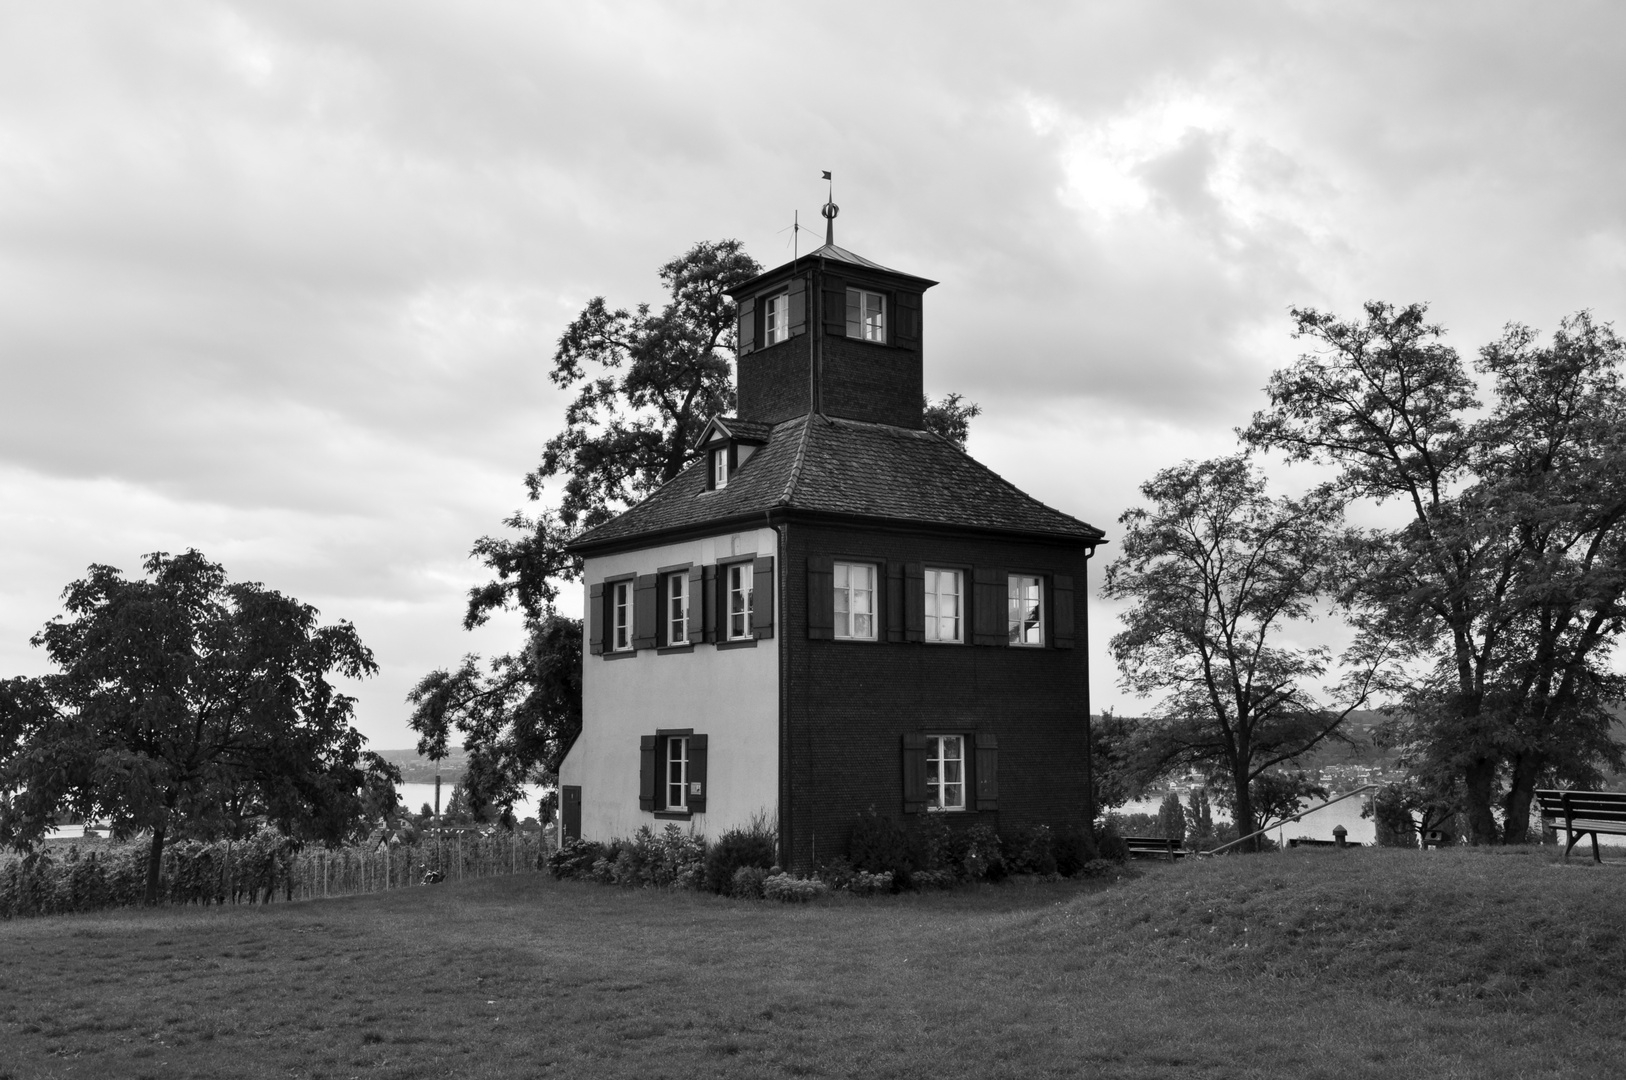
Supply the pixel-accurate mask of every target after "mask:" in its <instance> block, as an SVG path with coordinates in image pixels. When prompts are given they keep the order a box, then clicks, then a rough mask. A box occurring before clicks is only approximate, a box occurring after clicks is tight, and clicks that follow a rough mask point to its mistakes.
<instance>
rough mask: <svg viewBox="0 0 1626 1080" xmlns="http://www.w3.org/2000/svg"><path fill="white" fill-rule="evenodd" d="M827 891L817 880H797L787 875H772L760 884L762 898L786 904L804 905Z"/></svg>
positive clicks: (828, 888) (828, 887)
mask: <svg viewBox="0 0 1626 1080" xmlns="http://www.w3.org/2000/svg"><path fill="white" fill-rule="evenodd" d="M829 891H830V886H828V885H826V884H825V883H824V882H822V881H820V880H819V879H818V878H799V877H792V876H791V875H789V874H774V875H773V876H772V877H769V878H767V879H765V880H764V881H763V882H762V895H763V896H765V897H767V898H768V899H769V900H779V901H782V902H784V903H787V904H805V903H807V902H808V901H809V900H814V899H817V898H818V897H821V896H823V895H825V894H826V893H828V892H829Z"/></svg>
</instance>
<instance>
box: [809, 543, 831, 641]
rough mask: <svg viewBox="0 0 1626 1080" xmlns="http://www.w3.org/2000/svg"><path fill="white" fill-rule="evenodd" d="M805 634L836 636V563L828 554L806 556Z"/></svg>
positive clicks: (826, 637) (828, 637)
mask: <svg viewBox="0 0 1626 1080" xmlns="http://www.w3.org/2000/svg"><path fill="white" fill-rule="evenodd" d="M807 636H808V637H810V638H823V639H825V640H829V639H831V638H834V637H835V636H836V563H835V560H834V559H832V558H831V557H830V556H828V555H809V556H808V558H807Z"/></svg>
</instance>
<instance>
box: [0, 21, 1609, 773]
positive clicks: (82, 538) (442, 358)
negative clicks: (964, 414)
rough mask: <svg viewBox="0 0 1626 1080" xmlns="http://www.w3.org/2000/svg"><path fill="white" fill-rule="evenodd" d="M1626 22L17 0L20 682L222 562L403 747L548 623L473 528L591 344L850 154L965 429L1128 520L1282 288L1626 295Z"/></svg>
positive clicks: (1, 136) (768, 244)
mask: <svg viewBox="0 0 1626 1080" xmlns="http://www.w3.org/2000/svg"><path fill="white" fill-rule="evenodd" d="M1622 41H1626V13H1623V9H1622V8H1620V7H1619V6H1616V5H1608V4H1603V3H1595V4H1586V3H1571V4H1564V5H1547V4H1486V3H1472V4H1467V3H1463V4H1429V5H1419V4H1411V3H1404V4H1402V3H1390V4H1376V3H1363V4H1359V5H1348V4H1346V5H1336V6H1334V5H1328V4H1298V5H1295V4H1280V3H1270V4H1246V3H1227V4H1200V5H1199V4H1181V5H1175V4H1166V5H1164V4H1149V3H1134V4H1124V3H1120V4H1068V5H1064V4H1034V5H1028V6H1025V7H1015V6H1001V7H995V6H992V5H987V4H945V3H934V4H931V5H923V4H922V5H903V4H877V3H873V2H871V3H865V4H842V3H832V4H824V5H821V6H819V7H817V8H811V7H809V6H808V5H806V4H796V5H767V4H761V3H756V4H737V5H735V4H721V3H712V4H633V3H628V4H598V5H592V4H585V3H580V2H577V3H568V4H542V3H535V2H527V3H512V4H503V3H484V4H477V5H476V4H442V5H429V4H419V3H403V2H399V0H395V2H390V3H345V4H342V5H336V4H331V3H314V2H313V3H289V2H284V3H278V4H275V5H233V4H200V3H191V4H188V3H179V2H166V3H151V4H142V3H134V2H119V3H107V4H101V5H96V4H83V5H59V4H37V5H9V6H8V7H7V8H6V9H5V11H4V13H3V14H0V677H5V676H9V675H12V674H22V673H33V672H38V671H41V670H44V666H45V664H44V657H43V656H42V655H41V654H40V653H39V652H38V651H37V650H32V649H30V648H29V647H28V645H27V638H28V636H29V635H30V634H31V633H32V632H33V631H34V630H36V629H38V627H39V626H40V625H41V624H43V623H44V622H45V621H46V620H47V619H49V618H50V617H51V616H52V615H54V614H56V613H57V612H58V611H60V603H59V597H58V594H59V593H60V590H61V589H62V587H63V586H64V585H65V584H66V583H67V582H68V581H69V580H71V579H73V578H75V577H77V576H79V575H81V574H82V573H83V571H84V569H85V567H86V566H87V565H88V564H90V563H92V562H103V563H111V564H113V565H116V566H120V567H123V568H124V569H125V570H126V571H128V572H131V573H135V572H136V571H137V569H138V563H139V559H140V556H141V555H142V554H143V553H145V552H149V551H153V550H167V551H179V550H182V549H184V548H186V547H189V546H192V547H197V548H199V549H201V550H203V551H204V552H206V553H207V554H208V555H210V556H211V557H213V558H215V559H217V560H219V561H221V562H223V563H224V564H225V565H226V567H227V569H228V571H230V572H231V574H232V575H233V576H234V577H235V578H240V579H242V578H247V579H254V580H260V581H263V582H265V583H266V584H268V585H271V586H273V587H275V588H278V589H281V590H283V591H285V592H288V593H290V594H292V595H295V596H297V597H299V598H301V599H303V600H306V601H308V602H311V603H314V604H315V605H317V606H318V607H320V608H321V609H322V611H323V613H324V615H325V616H326V617H327V618H329V619H337V618H348V619H351V620H352V621H354V622H355V623H356V624H357V626H358V627H359V629H360V631H361V633H362V637H363V639H364V640H365V641H367V642H368V643H369V644H370V645H371V646H372V647H373V648H374V650H375V651H376V652H377V654H378V659H379V662H380V664H381V665H382V667H383V671H382V674H381V675H380V677H379V678H377V679H374V680H371V681H369V682H367V683H365V684H362V685H361V686H360V687H359V689H358V691H357V692H358V693H359V696H360V698H361V702H362V704H361V712H360V727H361V728H362V730H363V731H364V732H365V733H366V734H367V735H368V736H369V737H370V738H372V739H373V741H374V744H375V745H381V746H386V747H392V746H404V745H410V744H411V742H412V738H411V737H410V734H409V733H408V731H407V729H406V726H405V716H406V709H405V707H404V705H403V704H402V698H403V696H404V695H405V693H406V690H407V689H408V687H409V686H410V685H411V684H412V683H413V682H414V681H415V680H416V679H417V678H418V677H419V676H420V675H422V674H423V673H424V672H425V671H427V670H429V669H430V668H432V667H435V666H439V665H443V664H447V663H451V662H453V661H455V660H456V658H457V657H458V656H460V655H461V654H462V653H464V652H466V651H481V652H487V653H489V652H491V651H494V650H499V649H502V648H506V647H508V646H509V645H511V644H512V643H513V641H514V639H515V637H516V635H517V626H516V624H515V623H514V622H513V621H509V622H506V623H505V622H500V621H499V622H498V623H495V624H493V625H492V626H491V627H488V628H487V629H485V630H482V631H481V632H479V633H477V634H465V633H463V632H462V631H461V630H460V629H459V623H460V617H461V613H462V602H463V595H464V593H465V592H466V590H467V589H468V587H469V586H470V585H471V584H474V583H475V582H476V581H478V580H480V578H481V574H480V569H479V567H478V566H477V565H475V564H473V563H471V562H470V561H469V560H468V559H467V552H468V548H469V545H470V543H471V542H472V541H473V540H474V538H475V537H477V536H479V535H481V534H482V533H487V532H494V531H497V530H498V529H499V528H500V521H501V519H502V518H503V517H504V516H505V515H506V514H507V513H508V512H510V511H511V510H513V509H514V508H515V507H517V506H519V505H521V504H522V503H523V500H524V495H523V491H522V489H521V486H520V478H521V477H522V476H523V475H524V473H525V472H526V470H527V469H529V468H530V467H531V466H532V465H533V464H534V462H535V460H536V458H537V454H538V451H539V449H540V447H541V445H542V443H543V442H544V441H545V439H546V438H547V437H548V436H549V435H550V434H551V433H552V432H553V431H555V430H556V428H557V425H558V423H559V421H560V417H561V412H562V408H563V405H564V401H565V396H564V395H563V394H562V393H561V392H560V391H559V390H558V389H557V388H555V387H553V386H552V385H551V384H550V383H549V382H548V381H547V378H546V369H547V362H548V359H549V357H550V355H551V353H552V350H553V346H554V342H555V340H556V339H557V337H558V335H559V333H560V331H561V330H562V329H563V328H564V325H565V324H566V322H567V321H568V320H569V319H570V318H571V317H572V316H573V315H574V314H575V313H576V311H577V310H578V309H579V308H580V307H581V305H582V304H583V303H584V302H585V301H586V300H588V299H589V298H590V297H592V296H594V295H596V294H604V295H605V296H606V297H608V298H609V299H610V300H611V301H612V302H613V303H616V304H631V303H635V302H637V301H640V300H648V301H652V302H658V301H659V300H660V299H661V296H660V294H659V292H658V282H657V281H656V279H655V268H656V267H657V266H658V265H660V264H661V263H662V262H664V261H666V260H668V259H670V258H671V257H673V256H675V255H677V254H679V253H680V252H682V251H683V250H685V249H686V248H688V247H689V246H690V245H692V244H693V243H695V242H696V241H699V240H707V239H720V238H723V237H729V236H733V237H738V238H740V239H741V240H743V241H745V243H746V245H747V247H748V249H749V250H750V251H751V253H752V254H753V255H755V256H756V258H757V259H758V260H759V261H761V262H762V263H764V264H766V265H770V266H771V265H776V264H778V263H780V262H782V261H785V260H786V259H788V258H789V257H790V254H791V252H790V249H789V247H788V244H789V239H790V234H789V233H788V232H786V231H784V230H785V228H786V226H788V225H789V224H790V222H791V215H792V212H793V211H796V210H799V211H800V212H801V216H802V219H803V220H804V221H810V220H815V221H816V220H817V218H816V212H817V208H818V206H819V204H820V203H821V202H822V201H823V197H824V189H823V185H822V184H821V183H820V182H819V181H818V175H819V172H820V170H823V169H829V170H832V171H833V172H834V173H835V176H836V185H837V188H836V192H837V201H838V202H839V203H840V204H841V206H842V212H841V217H840V219H839V221H838V224H837V229H838V242H839V243H841V244H842V245H843V246H846V247H849V248H851V249H853V250H855V251H857V252H859V253H860V254H863V255H865V256H868V257H870V258H872V259H875V260H876V261H879V262H882V263H884V264H886V265H889V266H894V267H897V268H898V269H901V270H905V271H908V272H912V273H916V274H920V275H922V276H925V277H930V278H934V279H937V280H939V281H941V282H942V284H941V285H940V286H938V287H937V288H935V289H933V290H932V291H931V292H930V293H929V294H928V296H927V302H926V303H927V306H926V320H927V322H926V341H927V372H926V382H927V387H928V389H929V390H930V391H931V393H932V394H933V395H934V396H936V395H939V394H941V393H943V392H946V391H949V390H956V391H959V392H961V393H964V394H966V395H967V396H968V397H970V398H971V399H973V400H975V401H978V402H980V403H981V404H982V405H983V407H984V410H985V412H984V415H983V416H982V417H980V418H979V419H978V420H977V421H976V422H975V424H974V426H973V433H972V438H971V445H970V449H971V451H972V453H973V454H975V455H976V456H977V457H978V458H980V459H981V460H983V461H984V462H986V463H987V464H989V465H990V466H991V467H993V468H994V469H995V470H997V471H999V472H1000V473H1002V474H1003V475H1005V476H1006V477H1008V478H1009V479H1011V480H1012V481H1014V482H1015V483H1017V484H1018V485H1020V486H1022V487H1023V488H1025V489H1027V490H1028V491H1030V492H1032V493H1033V494H1035V495H1037V496H1039V497H1040V498H1043V499H1044V500H1046V501H1047V502H1049V503H1051V504H1052V505H1054V506H1057V507H1059V508H1061V509H1063V510H1066V511H1067V512H1069V513H1072V514H1074V515H1076V516H1078V517H1081V518H1083V519H1085V520H1087V521H1090V522H1092V523H1094V524H1096V525H1099V526H1101V527H1103V528H1105V529H1106V530H1107V532H1108V534H1109V537H1110V536H1111V535H1112V534H1113V533H1114V532H1115V524H1116V518H1117V516H1118V515H1119V514H1120V513H1121V512H1122V511H1123V510H1124V509H1125V508H1126V507H1127V506H1129V505H1130V504H1131V503H1133V502H1134V501H1135V498H1136V492H1135V487H1136V485H1137V484H1138V483H1139V482H1140V481H1141V480H1143V479H1144V478H1146V477H1147V476H1149V475H1150V474H1151V473H1152V472H1153V471H1155V470H1156V469H1158V468H1161V467H1163V466H1165V465H1169V464H1172V463H1174V462H1177V461H1179V460H1181V459H1183V458H1187V457H1201V456H1207V455H1211V454H1214V453H1220V452H1225V451H1227V450H1229V449H1230V448H1231V446H1232V442H1233V438H1232V434H1231V432H1232V429H1233V428H1234V427H1236V426H1237V425H1239V424H1243V423H1245V422H1246V420H1247V418H1248V416H1249V414H1250V413H1251V412H1252V410H1254V409H1255V408H1258V407H1259V406H1260V404H1261V395H1260V387H1261V386H1262V385H1263V384H1264V382H1265V379H1266V377H1267V376H1268V374H1269V372H1270V371H1271V370H1272V368H1274V367H1277V366H1279V365H1281V364H1283V363H1285V362H1287V361H1289V360H1290V359H1291V358H1292V356H1293V355H1294V354H1295V346H1294V342H1292V341H1291V340H1290V338H1289V337H1288V333H1287V331H1288V318H1287V311H1288V308H1289V307H1291V306H1294V305H1310V306H1318V307H1326V308H1330V309H1332V310H1335V311H1341V312H1353V311H1354V310H1355V309H1356V307H1357V305H1358V304H1359V303H1360V302H1361V301H1362V300H1365V299H1368V298H1381V299H1388V300H1393V301H1396V302H1407V301H1412V300H1423V301H1428V302H1429V303H1430V304H1432V309H1433V314H1434V315H1435V316H1436V317H1437V318H1438V319H1439V320H1440V321H1442V322H1444V323H1445V324H1446V325H1447V326H1449V327H1450V328H1451V330H1452V337H1451V340H1452V341H1453V342H1454V343H1455V344H1456V345H1457V346H1458V348H1460V349H1462V350H1463V351H1464V352H1465V353H1471V352H1472V350H1473V349H1475V348H1477V347H1478V346H1479V345H1480V344H1483V343H1484V342H1485V341H1487V340H1489V339H1491V338H1492V337H1494V336H1495V335H1496V333H1497V332H1498V330H1499V328H1500V327H1501V325H1502V324H1503V323H1505V322H1507V321H1509V320H1517V321H1522V322H1528V323H1531V324H1533V325H1536V326H1538V327H1541V328H1544V329H1551V328H1552V327H1553V326H1554V325H1555V324H1556V322H1557V321H1558V319H1559V318H1560V317H1561V316H1562V315H1564V314H1566V313H1569V312H1571V311H1574V310H1577V309H1579V308H1583V307H1585V308H1591V309H1593V310H1594V311H1595V313H1596V314H1597V315H1598V316H1599V317H1600V318H1602V319H1605V320H1620V319H1622V318H1623V317H1626V221H1623V217H1626V197H1623V195H1622V191H1623V188H1622V177H1623V176H1626V110H1622V108H1621V102H1622V101H1626V65H1623V64H1622V63H1621V62H1620V57H1619V46H1620V43H1621V42H1622ZM1285 479H1287V480H1288V482H1290V483H1292V482H1295V481H1294V480H1293V477H1292V476H1291V475H1289V476H1287V477H1285ZM1111 553H1112V548H1110V547H1109V548H1106V549H1104V550H1103V555H1105V556H1107V557H1110V555H1111ZM1099 584H1100V580H1099V574H1097V575H1096V577H1095V580H1094V581H1092V586H1094V587H1098V586H1099ZM1113 628H1114V625H1113V618H1112V612H1111V609H1110V608H1109V607H1107V606H1106V605H1104V604H1102V603H1100V602H1099V601H1097V602H1095V603H1094V605H1093V607H1092V619H1091V633H1092V638H1093V645H1094V652H1095V656H1096V668H1095V670H1096V673H1097V674H1096V677H1095V684H1094V691H1095V697H1096V703H1097V705H1098V706H1099V705H1101V704H1107V705H1113V704H1116V705H1118V707H1119V708H1120V709H1121V710H1125V711H1135V710H1136V709H1137V707H1138V706H1137V704H1136V703H1134V702H1131V701H1128V700H1125V699H1123V698H1122V696H1121V695H1120V693H1119V692H1118V691H1117V689H1116V687H1115V686H1114V684H1113V679H1112V671H1111V667H1110V664H1109V663H1108V662H1107V660H1106V656H1105V652H1104V649H1103V645H1104V642H1105V640H1106V638H1107V637H1108V636H1109V635H1110V634H1111V633H1112V631H1113Z"/></svg>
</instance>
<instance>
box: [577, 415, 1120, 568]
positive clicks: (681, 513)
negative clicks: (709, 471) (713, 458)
mask: <svg viewBox="0 0 1626 1080" xmlns="http://www.w3.org/2000/svg"><path fill="white" fill-rule="evenodd" d="M724 423H725V424H728V425H733V424H734V423H735V421H733V420H730V419H727V418H725V419H724ZM776 509H789V510H804V511H811V512H816V513H831V514H845V515H855V516H859V517H867V518H874V519H876V520H880V521H889V522H913V523H920V524H924V525H942V526H949V527H954V526H960V527H970V528H977V529H992V530H997V531H1000V532H1011V533H1024V534H1028V535H1039V536H1054V537H1064V538H1069V539H1075V540H1082V541H1086V542H1092V541H1096V540H1099V539H1101V536H1102V533H1101V530H1099V529H1097V528H1095V527H1094V526H1092V525H1088V524H1085V523H1084V522H1082V521H1080V520H1078V519H1077V518H1075V517H1072V516H1070V515H1067V514H1064V513H1062V512H1061V511H1059V510H1055V509H1053V508H1051V507H1049V506H1046V505H1045V504H1044V503H1042V502H1040V501H1039V500H1038V499H1035V498H1033V497H1032V496H1030V495H1027V494H1025V493H1023V492H1022V491H1020V490H1019V489H1018V488H1017V487H1016V486H1015V485H1014V484H1012V483H1010V482H1009V481H1007V480H1005V479H1004V478H1002V477H1000V476H999V475H998V474H997V473H995V472H993V470H991V469H989V468H988V467H987V466H985V465H982V464H981V463H980V462H978V461H977V460H976V459H975V458H972V457H971V456H970V455H968V454H966V453H965V452H964V451H963V450H960V449H959V448H957V447H955V446H954V445H953V444H951V443H949V442H947V441H946V440H944V439H942V438H940V437H938V436H936V435H933V434H931V433H930V432H926V431H913V430H910V429H908V428H899V427H892V426H891V425H888V424H870V423H864V422H862V421H858V420H844V419H840V418H835V417H825V416H820V415H817V414H813V415H809V416H799V417H797V418H795V419H794V420H786V421H784V422H783V423H780V424H776V425H774V426H773V429H772V432H771V434H770V435H769V438H768V443H767V445H766V446H764V447H762V448H761V449H760V450H758V451H757V452H756V453H755V454H753V455H752V456H751V458H750V460H749V461H747V462H746V463H745V464H744V465H742V466H740V468H739V470H738V472H736V473H735V474H734V476H733V477H732V478H731V479H730V480H729V482H728V486H727V487H726V488H724V489H723V490H721V491H707V490H706V470H705V469H704V468H703V467H701V465H700V464H699V463H696V464H694V465H691V466H690V467H689V468H687V469H685V470H684V471H683V472H682V473H680V474H679V475H678V476H676V477H674V478H673V479H672V480H670V481H668V482H667V483H665V484H663V485H662V486H661V487H660V488H659V489H657V490H656V491H655V493H654V494H652V495H650V496H649V498H647V499H645V500H644V501H643V502H641V503H639V504H638V505H637V506H635V507H633V508H632V509H630V510H628V511H627V512H626V513H624V514H622V515H620V516H619V517H616V518H613V519H611V520H610V521H607V522H605V523H604V524H602V525H600V526H598V527H597V528H595V529H592V530H590V531H588V532H587V533H585V534H583V535H582V536H581V537H580V538H579V539H578V540H577V541H576V543H575V545H573V546H583V547H595V546H597V545H599V544H605V543H613V542H616V541H620V540H627V539H631V538H634V537H638V536H644V535H650V534H656V533H664V532H667V531H669V530H676V529H683V528H687V527H691V526H703V525H705V524H706V523H707V522H709V521H718V520H724V519H729V518H739V517H744V516H746V515H749V514H753V513H766V512H768V511H770V510H776Z"/></svg>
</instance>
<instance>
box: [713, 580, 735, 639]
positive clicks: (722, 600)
mask: <svg viewBox="0 0 1626 1080" xmlns="http://www.w3.org/2000/svg"><path fill="white" fill-rule="evenodd" d="M732 568H733V564H728V565H724V566H719V567H718V568H717V580H716V581H714V582H713V583H712V590H711V591H712V592H713V593H714V594H715V596H714V598H713V600H712V603H713V604H714V605H716V608H717V640H718V641H727V640H729V637H728V632H729V629H730V628H731V625H732V623H733V619H732V618H731V617H730V616H729V612H728V572H729V570H731V569H732Z"/></svg>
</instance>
